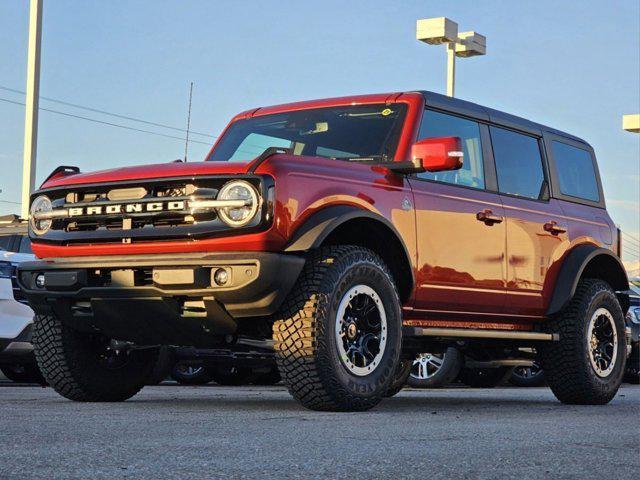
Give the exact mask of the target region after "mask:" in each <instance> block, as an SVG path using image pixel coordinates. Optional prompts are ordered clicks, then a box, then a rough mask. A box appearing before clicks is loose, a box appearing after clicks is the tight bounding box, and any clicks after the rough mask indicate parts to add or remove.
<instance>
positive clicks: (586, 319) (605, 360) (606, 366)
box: [538, 278, 626, 405]
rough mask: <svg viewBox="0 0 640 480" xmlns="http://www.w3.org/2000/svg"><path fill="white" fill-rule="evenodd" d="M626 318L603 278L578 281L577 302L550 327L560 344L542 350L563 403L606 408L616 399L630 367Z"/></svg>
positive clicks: (551, 381)
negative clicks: (628, 365)
mask: <svg viewBox="0 0 640 480" xmlns="http://www.w3.org/2000/svg"><path fill="white" fill-rule="evenodd" d="M624 327H625V324H624V315H623V314H622V309H621V308H620V304H619V302H618V299H617V298H616V295H615V293H614V292H613V290H612V289H611V287H610V286H609V284H607V283H606V282H603V281H602V280H598V279H590V278H588V279H585V280H581V281H580V282H579V283H578V287H577V289H576V292H575V294H574V296H573V299H572V300H571V302H569V304H568V305H567V306H566V307H565V308H564V309H563V311H562V312H561V313H560V314H559V315H558V316H557V317H556V318H554V319H553V320H551V321H550V322H549V324H548V329H549V331H550V332H553V333H558V334H559V335H560V339H559V341H557V342H545V344H544V345H542V346H541V347H540V348H539V349H538V354H539V359H540V364H541V365H542V368H543V369H544V371H545V376H546V378H547V383H548V384H549V387H551V391H552V392H553V394H554V395H555V396H556V398H557V399H558V400H560V401H561V402H562V403H568V404H577V405H604V404H606V403H609V402H610V401H611V399H612V398H613V397H614V396H615V395H616V393H617V391H618V388H620V384H621V383H622V377H623V375H624V372H625V365H626V354H625V353H626V345H625V334H624V332H625V330H624Z"/></svg>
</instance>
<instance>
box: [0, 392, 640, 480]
mask: <svg viewBox="0 0 640 480" xmlns="http://www.w3.org/2000/svg"><path fill="white" fill-rule="evenodd" d="M639 446H640V387H638V386H624V387H623V388H622V389H621V390H620V393H619V394H618V396H617V397H616V398H615V399H614V400H613V402H612V403H611V404H609V405H608V406H602V407H583V406H565V405H561V404H560V403H558V402H557V401H556V400H555V399H554V398H553V396H552V394H551V392H550V391H549V390H548V389H546V388H534V389H516V388H498V389H491V390H489V389H486V390H471V389H463V388H451V389H444V390H425V391H419V390H404V391H403V392H401V393H400V394H399V395H398V396H397V397H394V398H392V399H388V400H385V401H384V402H383V403H382V404H381V405H380V406H378V407H377V408H375V409H374V410H372V411H370V412H366V413H322V412H311V411H307V410H304V409H302V408H301V407H299V406H298V405H297V404H296V403H295V402H294V401H293V400H292V399H291V398H290V397H289V395H288V394H287V392H286V391H285V389H284V388H282V387H259V388H258V387H235V388H233V387H217V386H208V387H180V386H176V385H170V384H169V385H161V386H157V387H147V388H145V389H144V390H143V391H142V393H141V394H139V395H138V396H136V397H134V398H133V399H132V400H129V401H127V402H125V403H119V404H104V403H103V404H97V403H93V404H92V403H87V404H80V403H73V402H70V401H67V400H64V399H62V398H61V397H59V396H57V395H56V394H55V393H54V392H53V390H51V389H50V388H47V389H43V388H39V387H27V386H15V385H12V384H10V383H3V384H0V478H2V479H21V480H22V479H32V478H37V479H55V478H61V479H72V478H82V479H86V478H149V479H154V480H155V479H159V478H163V479H164V478H181V479H185V478H240V477H251V478H272V477H279V478H309V477H327V478H351V479H363V478H389V477H395V478H422V479H424V478H429V479H431V478H473V479H475V478H503V477H504V478H521V479H524V478H576V479H585V478H616V479H622V478H638V471H640V461H639V459H640V456H639V448H640V447H639Z"/></svg>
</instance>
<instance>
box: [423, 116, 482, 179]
mask: <svg viewBox="0 0 640 480" xmlns="http://www.w3.org/2000/svg"><path fill="white" fill-rule="evenodd" d="M435 137H460V139H461V140H462V148H463V151H464V163H463V165H462V168H461V169H459V170H454V171H451V172H435V173H431V172H424V173H420V174H418V177H419V178H424V179H427V180H435V181H437V182H443V183H451V184H453V185H464V186H465V187H473V188H484V186H485V184H484V164H483V161H482V143H481V141H480V126H479V125H478V123H477V122H474V121H472V120H467V119H465V118H460V117H455V116H453V115H447V114H445V113H439V112H434V111H431V110H427V111H426V112H424V116H423V117H422V124H421V125H420V133H419V134H418V139H419V140H424V139H425V138H435Z"/></svg>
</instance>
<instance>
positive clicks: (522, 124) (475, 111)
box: [418, 90, 588, 145]
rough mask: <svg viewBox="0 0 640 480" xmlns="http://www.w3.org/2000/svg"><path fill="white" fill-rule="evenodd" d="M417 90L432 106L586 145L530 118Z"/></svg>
mask: <svg viewBox="0 0 640 480" xmlns="http://www.w3.org/2000/svg"><path fill="white" fill-rule="evenodd" d="M418 92H419V93H420V94H422V96H423V97H424V99H425V103H426V104H427V105H428V106H430V107H433V108H437V109H442V110H449V111H451V112H455V113H458V114H460V115H465V116H469V117H475V118H477V119H479V120H484V121H487V122H491V123H495V124H496V125H500V126H503V127H507V128H513V129H516V130H521V131H524V132H527V133H531V134H535V135H542V133H543V132H548V133H552V134H554V135H558V136H561V137H565V138H568V139H571V140H574V141H576V142H580V143H584V144H587V145H588V143H587V142H586V141H585V140H583V139H582V138H579V137H576V136H575V135H571V134H570V133H566V132H563V131H561V130H556V129H555V128H552V127H549V126H546V125H542V124H540V123H536V122H532V121H531V120H527V119H526V118H522V117H518V116H516V115H512V114H510V113H506V112H502V111H500V110H495V109H493V108H489V107H485V106H482V105H479V104H477V103H473V102H468V101H466V100H461V99H459V98H452V97H447V96H446V95H441V94H439V93H435V92H430V91H427V90H419V91H418Z"/></svg>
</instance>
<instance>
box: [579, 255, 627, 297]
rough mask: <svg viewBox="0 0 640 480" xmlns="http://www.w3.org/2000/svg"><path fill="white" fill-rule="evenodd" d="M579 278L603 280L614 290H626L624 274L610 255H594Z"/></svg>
mask: <svg viewBox="0 0 640 480" xmlns="http://www.w3.org/2000/svg"><path fill="white" fill-rule="evenodd" d="M580 278H598V279H600V280H604V281H605V282H607V283H608V284H609V285H611V288H613V289H614V290H628V289H629V284H628V283H627V276H626V274H625V273H624V272H623V271H622V270H621V269H620V264H619V263H618V262H616V261H615V260H614V259H613V258H612V257H611V256H610V255H596V256H595V257H593V258H592V259H591V260H589V263H587V265H586V266H585V267H584V270H583V271H582V275H580Z"/></svg>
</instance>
